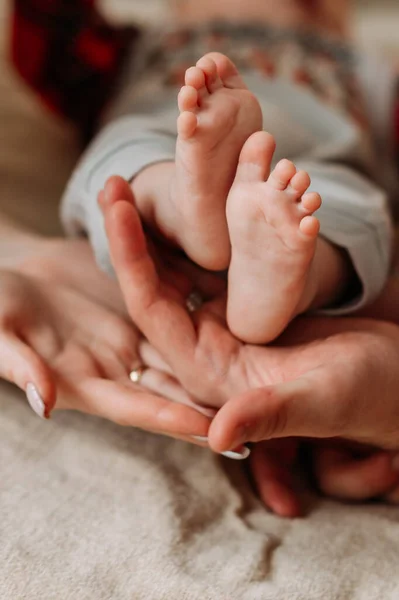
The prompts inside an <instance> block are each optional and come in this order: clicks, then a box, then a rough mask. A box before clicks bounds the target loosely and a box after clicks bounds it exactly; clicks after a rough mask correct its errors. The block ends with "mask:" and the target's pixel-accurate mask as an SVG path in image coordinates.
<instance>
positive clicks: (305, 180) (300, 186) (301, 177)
mask: <svg viewBox="0 0 399 600" xmlns="http://www.w3.org/2000/svg"><path fill="white" fill-rule="evenodd" d="M309 186H310V177H309V175H308V173H307V172H306V171H298V172H297V173H295V175H294V176H293V177H292V179H291V181H290V188H291V189H292V191H293V192H294V193H295V194H296V195H297V196H302V195H303V194H304V193H305V192H306V190H307V189H308V187H309Z"/></svg>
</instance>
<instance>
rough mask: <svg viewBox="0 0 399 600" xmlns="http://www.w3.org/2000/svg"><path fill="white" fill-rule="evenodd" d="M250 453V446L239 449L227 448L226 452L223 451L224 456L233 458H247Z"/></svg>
mask: <svg viewBox="0 0 399 600" xmlns="http://www.w3.org/2000/svg"><path fill="white" fill-rule="evenodd" d="M250 454H251V450H250V448H248V446H242V447H241V448H239V449H237V450H227V451H226V452H221V455H222V456H225V457H226V458H231V459H232V460H245V459H246V458H248V456H249V455H250Z"/></svg>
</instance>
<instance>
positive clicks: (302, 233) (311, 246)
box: [227, 132, 321, 343]
mask: <svg viewBox="0 0 399 600" xmlns="http://www.w3.org/2000/svg"><path fill="white" fill-rule="evenodd" d="M274 150H275V141H274V139H273V137H272V136H271V135H270V134H268V133H266V132H258V133H255V134H254V135H252V136H251V137H250V138H249V139H248V141H247V142H246V143H245V145H244V147H243V149H242V152H241V156H240V160H239V165H238V168H237V175H236V178H235V181H234V184H233V186H232V188H231V192H230V194H229V197H228V200H227V222H228V227H229V231H230V239H231V245H232V259H231V265H230V269H229V292H228V307H227V319H228V324H229V327H230V329H231V331H232V332H233V333H234V334H235V335H236V336H237V337H239V338H240V339H242V340H244V341H246V342H251V343H266V342H269V341H271V340H273V339H275V338H276V337H277V336H278V335H279V334H280V333H281V332H282V331H283V329H284V328H285V327H286V326H287V325H288V323H289V322H290V320H291V319H292V318H293V317H294V316H295V315H296V314H298V313H299V312H302V311H304V310H306V308H308V306H309V303H310V299H309V293H311V290H312V289H313V285H312V284H313V283H314V282H312V281H311V277H310V274H311V266H312V260H313V257H314V254H315V249H316V240H317V234H318V232H319V222H318V220H317V219H316V217H313V216H311V215H312V213H313V212H315V211H316V210H317V209H318V208H320V205H321V198H320V196H319V194H316V193H308V194H305V192H306V190H307V188H308V187H309V185H310V178H309V175H308V174H307V173H306V172H304V171H299V172H297V170H296V168H295V166H294V165H293V163H292V162H290V161H288V160H282V161H281V162H279V163H278V165H277V166H276V168H275V169H274V171H272V173H270V170H271V161H272V158H273V153H274ZM266 180H267V181H266Z"/></svg>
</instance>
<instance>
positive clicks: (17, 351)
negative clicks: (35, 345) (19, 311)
mask: <svg viewBox="0 0 399 600" xmlns="http://www.w3.org/2000/svg"><path fill="white" fill-rule="evenodd" d="M0 378H2V379H5V380H6V381H10V382H11V383H14V384H15V385H17V386H18V387H19V388H20V389H21V390H23V391H24V392H25V393H26V396H27V399H28V402H29V404H30V406H31V408H32V409H33V410H34V412H35V413H36V414H37V415H38V416H39V417H41V418H42V419H48V418H49V417H50V413H51V411H52V410H53V408H54V405H55V402H56V396H57V392H56V385H55V379H54V375H53V372H52V370H51V369H50V367H49V366H48V365H47V364H46V362H45V361H44V360H43V359H42V357H41V356H40V355H39V354H38V353H37V352H35V350H33V349H32V348H30V347H29V346H28V345H27V344H26V343H25V342H23V341H22V340H20V339H19V338H18V337H17V336H16V335H15V334H14V333H13V332H7V333H3V334H2V335H1V336H0Z"/></svg>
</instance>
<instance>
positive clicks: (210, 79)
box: [197, 56, 223, 93]
mask: <svg viewBox="0 0 399 600" xmlns="http://www.w3.org/2000/svg"><path fill="white" fill-rule="evenodd" d="M197 67H198V68H200V69H201V70H202V71H203V73H204V75H205V81H206V87H207V89H208V92H209V93H212V92H214V91H216V90H217V89H219V88H221V87H223V83H222V80H221V79H220V77H219V73H218V71H217V68H216V63H215V61H213V60H212V59H211V58H209V57H207V56H203V57H202V58H200V60H199V61H198V62H197Z"/></svg>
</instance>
